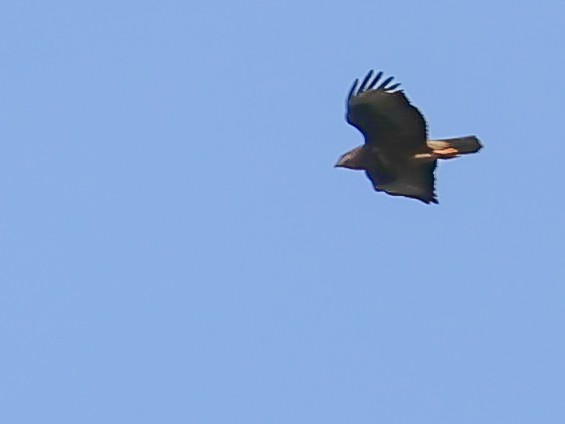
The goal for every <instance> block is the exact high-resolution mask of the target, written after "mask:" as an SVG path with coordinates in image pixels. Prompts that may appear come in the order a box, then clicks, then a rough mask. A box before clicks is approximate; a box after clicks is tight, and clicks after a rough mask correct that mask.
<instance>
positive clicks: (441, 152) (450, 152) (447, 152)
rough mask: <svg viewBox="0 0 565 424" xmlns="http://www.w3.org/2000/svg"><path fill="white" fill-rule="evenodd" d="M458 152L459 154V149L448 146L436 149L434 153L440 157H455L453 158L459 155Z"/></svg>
mask: <svg viewBox="0 0 565 424" xmlns="http://www.w3.org/2000/svg"><path fill="white" fill-rule="evenodd" d="M458 154H459V150H457V149H455V148H453V147H447V148H445V149H437V150H434V155H435V156H436V157H437V158H438V159H453V158H455V157H457V155H458Z"/></svg>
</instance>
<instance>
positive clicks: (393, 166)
mask: <svg viewBox="0 0 565 424" xmlns="http://www.w3.org/2000/svg"><path fill="white" fill-rule="evenodd" d="M382 76H383V72H379V73H377V74H376V75H375V76H374V77H373V71H369V73H368V74H367V76H366V77H365V78H364V79H363V81H362V82H361V84H360V85H359V80H358V79H356V80H355V82H354V83H353V86H352V87H351V90H350V91H349V95H348V96H347V122H348V123H349V124H351V125H353V126H354V127H355V128H357V129H358V130H359V131H361V133H362V134H363V136H364V137H365V144H363V145H361V146H358V147H356V148H354V149H352V150H350V151H349V152H346V153H344V154H343V155H341V156H340V158H339V160H338V161H337V163H336V164H335V166H336V167H340V168H349V169H357V170H363V171H365V173H366V175H367V177H368V178H369V180H371V183H372V184H373V188H374V189H375V190H376V191H384V192H385V193H388V194H391V195H393V196H405V197H411V198H414V199H418V200H420V201H422V202H424V203H428V204H429V203H438V201H437V197H436V194H435V178H434V171H435V169H436V166H437V161H438V159H451V158H455V157H458V156H459V155H465V154H470V153H476V152H478V151H479V150H480V149H481V148H482V145H481V143H480V141H479V139H478V138H477V137H475V136H466V137H457V138H447V139H442V140H428V131H427V125H426V120H425V119H424V117H423V116H422V114H421V113H420V111H419V110H418V109H417V108H416V107H414V106H413V105H412V104H410V102H409V101H408V99H407V98H406V96H405V95H404V92H403V90H397V88H398V87H399V85H400V84H399V83H394V84H391V83H392V80H393V77H388V78H386V79H384V80H383V81H382V82H381V83H380V84H379V85H377V84H378V83H379V81H380V79H381V77H382Z"/></svg>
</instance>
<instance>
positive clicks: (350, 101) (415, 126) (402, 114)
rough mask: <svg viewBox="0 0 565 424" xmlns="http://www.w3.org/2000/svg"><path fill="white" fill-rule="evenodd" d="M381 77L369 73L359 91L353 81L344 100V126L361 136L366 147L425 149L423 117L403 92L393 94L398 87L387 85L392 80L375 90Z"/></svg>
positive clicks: (385, 81)
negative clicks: (354, 129)
mask: <svg viewBox="0 0 565 424" xmlns="http://www.w3.org/2000/svg"><path fill="white" fill-rule="evenodd" d="M382 75H383V73H382V72H379V73H378V74H377V75H376V76H375V77H374V78H372V76H373V71H370V72H369V73H368V74H367V76H366V77H365V79H363V81H362V82H361V85H359V87H357V85H358V84H359V80H358V79H357V80H355V83H354V84H353V86H352V87H351V90H350V91H349V95H348V96H347V122H349V123H350V124H351V125H353V126H354V127H355V128H357V129H358V130H359V131H361V132H362V133H363V135H364V136H365V143H367V144H372V145H378V146H383V147H385V146H386V147H388V146H390V147H392V148H394V147H397V148H399V149H402V148H403V147H404V148H412V147H419V146H422V145H425V143H426V140H427V128H426V121H425V119H424V117H423V116H422V114H421V113H420V111H419V110H418V109H417V108H416V107H414V106H412V105H411V104H410V102H409V101H408V99H407V98H406V96H405V95H404V92H403V91H402V90H397V91H394V90H395V89H396V88H397V87H398V86H399V85H400V84H398V83H397V84H392V85H389V84H390V83H391V82H392V80H393V77H389V78H387V79H385V80H384V81H383V82H382V83H381V84H380V85H378V86H377V83H378V82H379V80H380V78H381V77H382Z"/></svg>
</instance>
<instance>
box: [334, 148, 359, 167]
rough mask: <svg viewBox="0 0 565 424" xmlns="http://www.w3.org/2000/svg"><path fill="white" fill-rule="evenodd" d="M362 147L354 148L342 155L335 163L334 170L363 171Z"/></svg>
mask: <svg viewBox="0 0 565 424" xmlns="http://www.w3.org/2000/svg"><path fill="white" fill-rule="evenodd" d="M363 152H364V150H363V146H359V147H356V148H355V149H353V150H350V151H349V152H346V153H344V154H343V155H341V156H340V157H339V159H338V160H337V162H336V163H335V165H334V167H335V168H349V169H365V166H364V165H365V156H366V155H364V154H363Z"/></svg>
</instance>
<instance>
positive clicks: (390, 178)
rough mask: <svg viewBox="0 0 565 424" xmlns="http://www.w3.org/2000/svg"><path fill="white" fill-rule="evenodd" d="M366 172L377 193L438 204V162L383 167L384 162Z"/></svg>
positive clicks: (399, 162)
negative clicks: (436, 171)
mask: <svg viewBox="0 0 565 424" xmlns="http://www.w3.org/2000/svg"><path fill="white" fill-rule="evenodd" d="M379 162H380V163H379V164H378V165H377V166H375V167H374V168H372V169H369V170H367V171H365V172H366V174H367V177H368V178H369V180H371V182H372V183H373V187H374V189H375V190H377V191H384V192H386V193H388V194H392V195H393V196H406V197H412V198H414V199H418V200H421V201H422V202H424V203H438V201H437V198H436V195H435V177H434V171H435V169H436V165H437V161H435V160H434V161H430V162H423V161H394V162H389V163H387V165H386V166H384V167H383V163H382V161H379Z"/></svg>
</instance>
